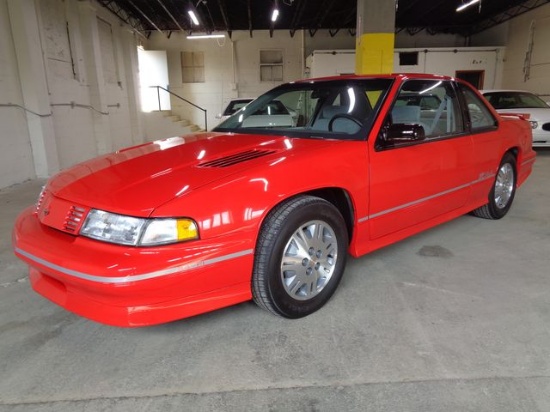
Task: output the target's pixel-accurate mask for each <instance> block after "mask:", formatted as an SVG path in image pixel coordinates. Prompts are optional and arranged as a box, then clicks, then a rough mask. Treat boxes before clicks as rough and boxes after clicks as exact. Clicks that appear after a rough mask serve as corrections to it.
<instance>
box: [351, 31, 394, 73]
mask: <svg viewBox="0 0 550 412" xmlns="http://www.w3.org/2000/svg"><path fill="white" fill-rule="evenodd" d="M356 43H357V44H356V46H355V73H357V74H379V73H392V72H393V49H394V43H395V34H394V33H365V34H361V35H360V36H359V35H358V36H357V41H356Z"/></svg>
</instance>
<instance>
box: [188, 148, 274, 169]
mask: <svg viewBox="0 0 550 412" xmlns="http://www.w3.org/2000/svg"><path fill="white" fill-rule="evenodd" d="M272 153H275V150H247V151H246V152H241V153H237V154H234V155H230V156H225V157H220V158H219V159H215V160H209V161H207V162H203V163H201V164H199V165H198V167H228V166H233V165H236V164H238V163H242V162H246V161H248V160H252V159H257V158H258V157H262V156H267V155H270V154H272Z"/></svg>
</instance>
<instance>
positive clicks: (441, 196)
mask: <svg viewBox="0 0 550 412" xmlns="http://www.w3.org/2000/svg"><path fill="white" fill-rule="evenodd" d="M425 93H429V94H430V95H433V96H438V98H439V99H440V101H441V103H440V104H439V106H438V107H437V109H435V108H422V107H419V106H416V105H415V104H414V102H415V100H414V99H410V96H411V95H412V94H418V95H419V96H421V95H423V94H425ZM401 95H406V96H407V99H401V98H400V96H401ZM416 101H418V100H416ZM395 124H404V125H411V124H417V125H421V126H422V127H423V128H424V131H425V138H424V139H423V140H414V141H403V140H400V139H392V138H391V137H389V138H388V137H387V135H386V134H384V133H380V135H379V136H378V138H377V141H376V142H375V144H373V145H369V147H370V150H371V153H370V156H369V157H370V159H369V167H370V173H369V176H370V199H369V200H370V201H369V231H370V238H371V239H377V238H380V237H382V236H386V235H389V234H392V233H395V232H399V231H402V230H406V229H407V228H411V227H413V226H415V225H419V224H422V223H424V222H427V221H429V220H431V219H434V218H437V217H438V216H442V215H444V214H446V213H449V212H451V211H453V210H455V209H457V208H459V207H461V206H463V205H464V204H465V202H466V201H467V199H468V195H469V191H470V183H471V181H472V178H473V174H472V173H473V172H472V168H471V165H472V140H471V137H470V135H469V134H467V133H465V127H464V119H463V115H462V111H461V109H460V102H459V99H458V97H457V94H456V91H455V87H454V85H453V83H452V82H451V81H438V80H425V79H417V80H414V79H413V80H407V81H405V82H404V83H403V84H402V86H401V88H400V91H399V94H398V96H397V98H396V100H395V101H394V104H393V106H392V109H391V110H390V111H389V112H388V114H387V116H386V119H385V120H384V127H392V125H395Z"/></svg>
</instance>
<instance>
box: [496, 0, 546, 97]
mask: <svg viewBox="0 0 550 412" xmlns="http://www.w3.org/2000/svg"><path fill="white" fill-rule="evenodd" d="M549 41H550V4H547V5H545V6H541V7H539V8H537V9H535V10H532V11H530V12H528V13H525V14H523V15H521V16H518V17H516V18H515V19H513V20H511V21H510V22H509V31H508V41H507V46H506V61H505V63H504V74H503V84H504V85H505V87H507V88H513V89H523V90H528V91H532V92H535V93H537V94H541V95H544V96H546V97H547V100H550V99H548V97H550V47H549V46H548V42H549ZM529 56H530V57H529Z"/></svg>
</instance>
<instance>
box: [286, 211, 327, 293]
mask: <svg viewBox="0 0 550 412" xmlns="http://www.w3.org/2000/svg"><path fill="white" fill-rule="evenodd" d="M337 260H338V241H337V239H336V235H335V234H334V230H332V228H331V227H330V226H329V225H328V224H327V223H326V222H323V221H320V220H312V221H310V222H307V223H305V224H304V225H302V226H300V228H299V229H298V230H296V232H294V234H293V235H292V236H291V237H290V239H289V241H288V242H287V244H286V246H285V248H284V251H283V258H282V261H281V280H282V281H283V286H284V288H285V291H286V293H288V294H289V295H290V296H291V297H292V298H293V299H296V300H309V299H312V298H314V297H315V296H317V295H318V294H319V293H320V292H321V291H322V290H323V289H324V287H325V286H326V285H327V284H328V283H329V282H330V279H331V278H332V275H333V274H334V269H335V267H336V262H337Z"/></svg>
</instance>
